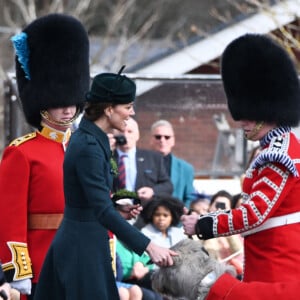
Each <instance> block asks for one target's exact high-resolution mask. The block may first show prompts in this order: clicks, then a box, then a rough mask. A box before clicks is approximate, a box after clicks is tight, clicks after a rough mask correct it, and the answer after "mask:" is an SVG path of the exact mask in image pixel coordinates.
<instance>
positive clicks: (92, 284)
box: [34, 118, 150, 300]
mask: <svg viewBox="0 0 300 300" xmlns="http://www.w3.org/2000/svg"><path fill="white" fill-rule="evenodd" d="M110 156H111V151H110V146H109V141H108V138H107V135H106V134H105V133H104V132H103V131H102V130H101V129H99V128H98V127H97V126H96V125H95V124H94V123H93V122H90V121H88V120H86V119H85V118H83V119H82V121H81V123H80V125H79V129H78V130H77V131H76V132H75V133H74V134H73V135H72V137H71V140H70V144H69V146H68V149H67V152H66V156H65V161H64V190H65V202H66V207H65V213H64V219H63V222H62V225H61V226H60V228H59V230H58V231H57V234H56V236H55V238H54V241H53V243H52V245H51V247H50V250H49V251H48V254H47V257H46V259H45V262H44V266H43V269H42V272H41V276H40V280H39V283H38V286H37V290H36V293H35V297H34V299H35V300H48V299H49V300H50V299H51V300H53V299H55V300H105V299H109V300H114V299H119V296H118V292H117V288H116V285H115V277H114V275H113V271H112V266H111V255H110V249H109V243H108V234H107V230H110V231H112V232H113V233H115V234H116V236H117V237H118V238H119V239H120V240H121V241H123V242H124V243H125V244H127V245H128V247H130V248H132V249H133V250H134V251H135V252H136V253H137V254H142V253H143V252H144V250H145V248H146V247H147V245H148V244H149V242H150V241H149V239H148V238H146V237H145V236H144V235H142V234H141V233H140V232H139V231H138V230H137V229H136V228H134V227H133V226H132V225H130V224H129V223H128V222H127V221H126V220H124V219H123V218H122V217H121V216H120V214H119V213H118V212H117V211H116V210H115V209H114V207H113V205H112V202H111V200H110V189H111V185H112V179H113V177H112V172H111V167H110V163H109V159H110Z"/></svg>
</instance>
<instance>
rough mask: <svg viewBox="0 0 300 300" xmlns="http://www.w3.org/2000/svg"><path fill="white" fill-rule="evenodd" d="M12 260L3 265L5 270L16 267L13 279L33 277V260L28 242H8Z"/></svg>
mask: <svg viewBox="0 0 300 300" xmlns="http://www.w3.org/2000/svg"><path fill="white" fill-rule="evenodd" d="M7 245H8V247H9V249H10V251H11V254H12V260H11V261H10V262H8V263H6V264H3V265H2V268H3V271H4V272H5V271H9V270H11V269H14V276H13V280H21V279H26V278H32V268H31V260H30V257H29V254H28V248H27V244H26V243H19V242H7Z"/></svg>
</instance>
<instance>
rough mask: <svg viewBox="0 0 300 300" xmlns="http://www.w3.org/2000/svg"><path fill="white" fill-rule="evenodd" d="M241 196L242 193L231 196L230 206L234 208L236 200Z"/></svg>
mask: <svg viewBox="0 0 300 300" xmlns="http://www.w3.org/2000/svg"><path fill="white" fill-rule="evenodd" d="M241 198H242V193H238V194H235V195H233V196H232V201H231V208H236V205H237V204H238V201H239V200H240V199H241Z"/></svg>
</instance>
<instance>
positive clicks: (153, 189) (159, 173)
mask: <svg viewBox="0 0 300 300" xmlns="http://www.w3.org/2000/svg"><path fill="white" fill-rule="evenodd" d="M139 135H140V134H139V127H138V123H137V122H136V120H134V119H133V118H129V119H128V121H127V126H126V129H125V130H124V137H125V141H126V143H124V144H122V145H117V148H116V150H115V151H114V157H115V159H116V161H117V162H119V160H120V157H121V156H124V155H125V156H126V157H125V166H126V176H125V179H126V180H125V186H124V187H120V180H119V177H117V178H115V179H114V191H117V190H118V189H120V188H126V189H127V190H129V191H135V192H136V193H137V195H138V197H139V199H140V200H141V201H142V204H145V203H146V202H148V201H149V200H151V199H152V197H153V196H154V195H155V196H163V195H165V196H166V195H169V196H171V195H172V192H173V185H172V183H171V180H170V178H169V175H168V173H167V171H166V169H165V166H164V161H163V156H162V155H161V154H160V153H157V152H156V151H151V150H146V149H140V148H138V147H137V142H138V140H139Z"/></svg>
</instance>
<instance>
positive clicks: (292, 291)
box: [205, 274, 300, 300]
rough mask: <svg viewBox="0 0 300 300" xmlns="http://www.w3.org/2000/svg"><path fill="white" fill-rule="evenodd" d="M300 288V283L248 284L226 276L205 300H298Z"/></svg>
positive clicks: (220, 279)
mask: <svg viewBox="0 0 300 300" xmlns="http://www.w3.org/2000/svg"><path fill="white" fill-rule="evenodd" d="M299 287H300V281H292V282H276V283H269V282H268V283H266V282H256V281H254V282H249V283H246V282H241V281H239V280H237V279H236V278H234V277H232V276H230V275H229V274H225V275H222V276H221V277H220V278H219V279H218V280H217V281H216V283H215V284H214V285H213V286H212V287H211V289H210V291H209V293H208V295H207V297H206V298H205V300H221V299H222V300H241V299H243V300H274V299H288V300H298V299H299Z"/></svg>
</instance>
